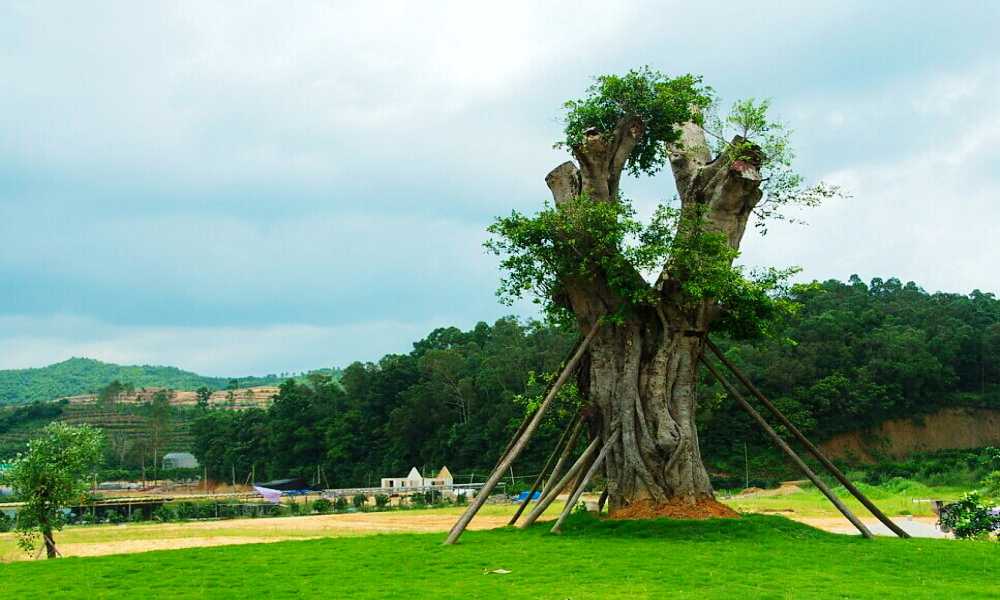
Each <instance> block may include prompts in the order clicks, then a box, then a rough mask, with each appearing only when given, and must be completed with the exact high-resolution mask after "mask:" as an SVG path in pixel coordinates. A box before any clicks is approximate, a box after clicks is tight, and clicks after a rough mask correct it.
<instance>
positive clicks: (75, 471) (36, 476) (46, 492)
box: [4, 422, 104, 552]
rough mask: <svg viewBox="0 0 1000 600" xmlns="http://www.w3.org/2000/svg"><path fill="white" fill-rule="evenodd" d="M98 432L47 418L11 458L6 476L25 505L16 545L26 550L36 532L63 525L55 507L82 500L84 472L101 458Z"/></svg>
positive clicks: (84, 488)
mask: <svg viewBox="0 0 1000 600" xmlns="http://www.w3.org/2000/svg"><path fill="white" fill-rule="evenodd" d="M103 439H104V438H103V435H102V434H101V432H100V431H98V430H96V429H93V428H92V427H89V426H87V425H82V426H78V427H74V426H72V425H67V424H65V423H59V422H55V423H50V424H49V425H47V426H46V427H45V429H44V430H42V436H41V437H39V438H36V439H34V440H31V442H29V443H28V449H27V451H26V452H24V453H23V454H20V455H18V457H17V458H15V459H14V463H13V465H12V466H11V468H10V470H9V471H8V472H7V473H6V474H5V476H4V478H5V480H6V481H7V482H8V483H9V484H10V485H11V487H13V488H14V492H15V493H16V494H17V495H18V496H19V497H20V498H21V499H22V501H23V502H24V504H23V505H22V506H21V508H20V509H19V510H18V519H17V529H18V544H19V545H20V546H21V547H22V548H24V550H25V551H28V552H30V551H31V550H32V549H33V548H34V546H35V544H36V542H37V538H38V534H39V533H42V534H43V535H48V536H51V532H52V531H53V530H59V529H61V528H62V525H63V520H62V515H61V512H60V509H62V508H64V507H66V506H69V505H72V504H74V503H78V502H81V501H82V500H83V499H84V498H85V496H86V493H87V484H86V477H87V475H88V474H90V473H91V472H93V470H94V469H95V468H96V467H97V466H98V464H99V462H100V459H101V446H102V444H103Z"/></svg>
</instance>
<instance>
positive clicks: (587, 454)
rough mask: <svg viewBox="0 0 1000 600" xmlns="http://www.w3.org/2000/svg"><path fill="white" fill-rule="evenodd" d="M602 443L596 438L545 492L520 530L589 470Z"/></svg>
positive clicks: (520, 526) (526, 526) (528, 525)
mask: <svg viewBox="0 0 1000 600" xmlns="http://www.w3.org/2000/svg"><path fill="white" fill-rule="evenodd" d="M600 443H601V438H594V439H593V441H591V442H590V445H589V446H587V449H586V450H584V451H583V454H581V455H580V458H578V459H576V462H575V463H573V466H572V467H570V468H569V471H567V472H566V474H565V475H563V478H562V479H560V480H559V482H558V483H556V484H555V485H554V486H550V487H549V489H548V491H547V492H545V495H544V496H542V498H541V499H540V500H539V501H538V504H537V505H536V506H535V508H534V509H532V511H531V512H530V513H528V516H527V517H525V519H524V520H523V521H521V524H520V525H518V527H519V528H521V529H526V528H528V527H530V526H531V525H532V523H534V522H535V520H537V519H538V517H540V516H542V513H544V512H545V511H546V510H547V509H548V508H549V506H550V505H551V504H552V503H553V502H555V500H556V498H558V497H559V491H560V490H562V489H563V488H565V487H566V486H567V485H569V482H571V481H573V478H575V477H576V476H577V475H579V474H580V473H581V472H582V471H583V470H584V469H586V468H587V466H588V465H590V460H591V459H592V458H593V456H594V453H595V452H597V448H598V445H599V444H600Z"/></svg>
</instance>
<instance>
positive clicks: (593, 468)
mask: <svg viewBox="0 0 1000 600" xmlns="http://www.w3.org/2000/svg"><path fill="white" fill-rule="evenodd" d="M619 437H621V430H620V429H615V432H614V433H612V434H611V437H609V438H608V441H607V442H606V443H605V444H604V447H603V448H601V452H600V453H599V454H598V455H597V458H595V459H594V462H593V463H591V465H590V468H589V469H587V474H586V475H584V476H583V478H582V479H580V483H578V484H577V486H576V489H575V490H573V494H572V495H571V496H570V497H569V500H567V501H566V506H564V507H563V511H562V514H561V515H559V519H558V520H557V521H556V524H555V525H553V526H552V533H559V532H560V531H561V529H562V524H563V521H565V520H566V517H568V516H569V515H570V513H572V512H573V507H574V506H576V503H577V502H578V501H579V500H580V496H581V495H583V490H584V489H585V488H586V487H587V484H588V483H590V480H591V478H593V477H594V473H597V470H598V469H600V468H601V464H602V463H603V462H604V459H605V458H607V456H608V451H610V450H611V447H612V446H614V445H615V442H617V441H618V438H619Z"/></svg>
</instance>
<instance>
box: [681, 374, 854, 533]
mask: <svg viewBox="0 0 1000 600" xmlns="http://www.w3.org/2000/svg"><path fill="white" fill-rule="evenodd" d="M700 358H701V362H702V364H703V365H705V367H706V368H707V369H708V371H709V373H711V374H712V376H713V377H715V379H716V380H718V382H719V383H721V384H722V387H724V388H725V389H726V392H728V393H729V394H730V395H731V396H732V397H733V398H735V399H736V402H737V403H738V404H739V405H740V407H742V408H743V410H745V411H746V412H747V414H749V415H750V416H751V417H752V418H753V420H754V421H757V424H758V425H760V426H761V428H762V429H763V430H764V432H765V433H767V435H768V437H770V438H771V440H772V441H773V442H774V443H775V445H777V446H778V448H780V449H781V450H782V452H784V453H785V455H787V456H788V458H790V459H791V461H792V462H793V463H795V466H797V467H798V468H799V470H800V471H802V473H803V474H804V475H805V476H806V477H808V478H809V481H811V482H812V483H813V485H815V486H816V487H817V488H818V489H819V491H821V492H823V495H824V496H826V497H827V499H829V500H830V502H832V503H833V505H834V506H836V507H837V510H839V511H840V513H841V514H842V515H844V517H846V518H847V520H848V521H850V522H851V524H852V525H854V526H855V527H856V528H857V530H858V531H860V532H861V535H863V536H864V537H866V538H869V539H870V538H871V537H872V532H871V531H869V530H868V528H867V527H865V524H864V523H862V522H861V520H860V519H858V518H857V517H856V516H854V513H852V512H851V509H849V508H847V506H846V505H845V504H844V503H843V502H841V500H840V498H838V497H837V495H836V494H834V493H833V492H832V491H831V490H830V488H829V487H827V485H826V484H825V483H823V480H821V479H820V478H819V477H817V476H816V474H815V473H813V471H812V469H810V468H809V465H807V464H806V463H805V462H803V461H802V459H801V458H800V457H799V455H798V454H796V453H795V450H792V448H791V446H789V445H788V444H787V443H786V442H785V440H783V439H781V436H780V435H778V433H777V432H776V431H775V430H774V429H773V428H772V427H771V426H770V425H768V423H767V421H765V420H764V417H762V416H761V415H760V413H758V412H757V411H756V410H754V408H753V407H752V406H750V403H749V402H747V401H746V398H744V397H743V394H741V393H740V392H739V390H737V389H736V388H735V387H733V384H731V383H729V380H727V379H726V378H724V377H723V376H722V375H721V374H720V373H719V372H718V371H716V370H715V367H713V366H712V363H710V362H708V359H706V358H705V356H704V355H702V356H701V357H700Z"/></svg>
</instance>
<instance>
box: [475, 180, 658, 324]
mask: <svg viewBox="0 0 1000 600" xmlns="http://www.w3.org/2000/svg"><path fill="white" fill-rule="evenodd" d="M675 219H676V210H674V209H670V208H667V207H660V208H658V209H657V211H656V214H655V215H654V216H653V218H652V220H651V221H650V223H649V224H648V225H644V224H643V223H642V222H640V221H638V220H637V219H636V217H635V210H634V209H633V208H632V205H631V204H630V203H629V202H628V201H627V200H624V199H622V200H621V201H619V202H595V201H592V200H590V199H589V198H588V197H587V195H586V194H584V195H581V196H579V197H577V198H576V199H574V200H571V201H569V202H565V203H562V204H560V205H559V206H552V205H551V204H548V203H547V204H546V206H545V208H544V209H543V210H542V211H541V212H539V213H538V214H537V215H535V216H530V217H529V216H526V215H523V214H521V213H519V212H517V211H514V212H512V213H511V214H510V216H507V217H502V218H498V219H497V220H496V221H495V222H494V223H493V224H492V225H490V226H489V228H488V229H487V231H489V232H490V233H491V234H492V237H491V238H490V239H489V240H487V241H486V243H485V246H486V248H487V249H488V250H489V251H490V252H492V253H493V254H496V255H497V256H500V257H502V260H501V263H500V266H501V268H502V270H503V271H504V272H505V273H506V275H505V276H504V277H503V278H502V279H501V282H500V287H499V289H498V290H497V295H498V296H499V297H500V300H501V301H502V302H503V303H505V304H508V305H510V304H512V303H513V302H514V300H516V299H518V298H521V297H524V296H525V295H533V296H534V302H535V303H536V304H543V305H544V306H545V309H546V312H547V314H548V315H549V316H550V317H552V318H555V319H556V320H559V321H562V320H565V318H566V317H567V316H568V314H567V312H566V307H565V306H564V305H563V304H562V303H560V302H553V300H554V299H557V298H560V297H562V296H563V291H564V282H566V281H571V280H587V279H592V278H594V277H595V276H600V277H603V278H604V279H605V280H606V281H607V282H608V285H609V287H610V288H611V290H612V291H613V292H614V293H615V294H616V295H617V296H619V297H620V298H621V299H623V300H624V301H625V302H626V304H628V305H633V306H634V305H652V304H655V303H656V301H657V296H656V293H655V291H654V290H653V288H652V287H651V286H650V285H649V284H648V283H647V282H646V281H645V280H644V279H643V278H642V277H641V275H639V273H641V272H645V271H651V270H652V269H655V268H659V267H660V266H661V265H662V264H663V262H664V261H665V260H666V258H667V256H668V254H669V252H670V246H671V243H672V241H673V231H674V226H673V223H674V221H675Z"/></svg>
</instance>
